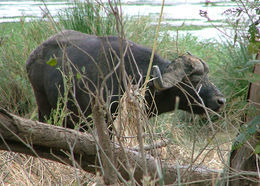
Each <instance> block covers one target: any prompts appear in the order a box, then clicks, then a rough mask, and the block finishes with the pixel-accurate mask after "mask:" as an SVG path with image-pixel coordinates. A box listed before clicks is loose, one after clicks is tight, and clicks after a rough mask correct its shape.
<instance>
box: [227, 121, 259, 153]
mask: <svg viewBox="0 0 260 186" xmlns="http://www.w3.org/2000/svg"><path fill="white" fill-rule="evenodd" d="M259 127H260V116H256V117H254V119H253V120H251V121H250V122H248V123H247V124H244V125H243V126H242V127H241V129H240V133H239V135H238V136H237V137H236V140H235V142H234V144H233V146H232V150H236V149H238V148H239V147H241V146H242V145H243V144H244V143H245V142H246V141H247V140H248V139H249V138H250V137H252V136H253V135H254V134H255V133H256V132H257V130H258V129H259ZM255 150H256V151H259V150H260V146H259V145H257V146H256V149H255Z"/></svg>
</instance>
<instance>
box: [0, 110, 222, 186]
mask: <svg viewBox="0 0 260 186" xmlns="http://www.w3.org/2000/svg"><path fill="white" fill-rule="evenodd" d="M0 138H1V143H0V149H1V150H7V151H13V152H19V153H23V154H27V155H31V156H35V157H40V158H45V159H49V160H53V161H56V162H60V163H63V164H68V165H71V166H72V165H73V163H72V162H73V161H74V162H75V161H76V164H77V165H78V168H80V169H83V170H85V171H87V172H89V173H94V174H95V173H96V172H97V171H99V170H100V168H99V166H100V165H99V164H98V161H96V160H97V158H96V157H97V151H96V142H95V140H94V139H93V137H92V136H91V135H90V134H86V133H81V132H79V131H76V130H71V129H66V128H62V127H58V126H53V125H49V124H45V123H40V122H37V121H32V120H29V119H24V118H21V117H18V116H15V115H12V114H10V113H8V112H6V111H5V110H3V109H0ZM72 147H73V148H72ZM114 150H115V151H114V157H115V160H116V168H117V170H118V171H119V173H120V174H121V176H122V177H123V178H125V179H126V180H127V179H129V174H128V172H127V171H126V170H125V168H124V167H125V163H126V159H125V158H124V157H125V156H124V155H123V154H124V152H123V150H122V149H121V148H119V147H115V149H114ZM71 151H72V152H71ZM124 151H125V152H126V153H127V155H128V158H129V161H130V165H131V167H133V168H134V178H135V180H136V181H138V182H139V183H140V182H141V180H142V176H141V175H143V168H142V165H143V163H142V158H141V155H140V153H139V152H136V151H133V150H131V149H124ZM68 152H69V153H68ZM71 154H73V157H72V156H71ZM146 161H147V169H148V175H149V176H150V177H151V178H152V179H154V178H157V177H158V175H157V170H158V167H162V171H163V173H164V177H163V181H164V183H165V184H170V183H175V181H176V180H177V178H180V179H181V180H182V182H187V181H193V182H194V183H199V182H201V184H200V185H203V183H211V181H212V178H213V177H214V178H215V179H216V177H217V176H218V174H219V171H217V170H210V169H205V168H191V167H190V166H187V167H183V166H176V165H169V164H167V162H161V161H160V160H157V159H155V158H154V157H152V156H151V155H149V154H147V155H146ZM74 164H75V163H74ZM187 169H189V170H187ZM177 173H178V174H177ZM184 173H185V174H184ZM187 173H188V174H187ZM177 175H179V177H178V176H177Z"/></svg>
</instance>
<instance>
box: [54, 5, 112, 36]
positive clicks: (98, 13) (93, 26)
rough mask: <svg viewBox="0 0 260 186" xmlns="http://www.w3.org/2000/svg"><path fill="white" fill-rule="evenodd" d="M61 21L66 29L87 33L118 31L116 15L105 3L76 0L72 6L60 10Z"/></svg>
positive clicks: (96, 33) (100, 33) (98, 33)
mask: <svg viewBox="0 0 260 186" xmlns="http://www.w3.org/2000/svg"><path fill="white" fill-rule="evenodd" d="M58 20H59V22H60V23H61V24H62V25H63V26H64V28H65V29H72V30H76V31H80V32H83V33H86V34H95V35H113V34H115V33H116V29H115V17H114V16H113V15H112V14H111V12H109V11H108V10H107V7H106V6H105V5H104V4H102V5H101V4H96V3H93V2H92V1H78V0H74V1H73V3H72V7H70V8H66V9H65V10H62V11H61V12H59V15H58Z"/></svg>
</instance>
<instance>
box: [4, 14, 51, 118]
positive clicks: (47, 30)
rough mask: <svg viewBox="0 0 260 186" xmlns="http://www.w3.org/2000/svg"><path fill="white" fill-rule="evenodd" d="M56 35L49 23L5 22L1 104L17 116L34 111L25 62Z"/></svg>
mask: <svg viewBox="0 0 260 186" xmlns="http://www.w3.org/2000/svg"><path fill="white" fill-rule="evenodd" d="M52 33H53V30H52V28H51V27H50V25H49V24H48V23H46V22H41V21H38V22H30V23H26V22H24V21H23V20H22V19H21V21H20V22H17V23H1V24H0V37H1V38H3V39H2V42H1V47H0V56H1V57H0V67H1V68H0V74H1V76H0V105H1V107H3V108H5V109H7V110H9V111H10V112H12V113H14V114H19V115H25V114H27V113H28V112H32V109H33V107H35V104H34V95H33V93H32V89H31V86H30V83H29V82H28V79H27V72H26V69H25V63H26V61H27V58H28V56H29V54H30V53H31V52H32V51H33V50H34V49H35V48H36V46H37V45H38V44H40V43H41V42H42V41H44V40H45V39H46V38H47V37H48V36H49V35H51V34H52Z"/></svg>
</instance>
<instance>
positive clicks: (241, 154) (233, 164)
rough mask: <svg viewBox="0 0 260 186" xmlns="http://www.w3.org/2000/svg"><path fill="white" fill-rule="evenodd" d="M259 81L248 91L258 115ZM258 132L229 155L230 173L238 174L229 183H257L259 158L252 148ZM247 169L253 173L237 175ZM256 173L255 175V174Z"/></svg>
mask: <svg viewBox="0 0 260 186" xmlns="http://www.w3.org/2000/svg"><path fill="white" fill-rule="evenodd" d="M256 59H258V60H260V54H258V55H257V58H256ZM253 73H254V74H258V75H259V76H260V64H259V63H258V64H256V65H255V66H254V70H253ZM259 92H260V82H257V83H251V84H250V87H249V91H248V102H249V103H250V104H251V105H252V106H254V107H255V108H256V109H257V111H256V115H260V93H259ZM252 119H253V117H252V116H246V117H245V119H244V120H245V122H248V121H251V120H252ZM259 139H260V132H259V131H258V132H256V133H255V134H254V135H253V136H252V137H251V138H250V139H249V140H248V142H247V143H245V144H244V145H243V146H242V147H240V148H238V149H235V150H234V151H232V152H231V155H230V174H231V175H238V176H236V178H235V179H230V185H232V186H233V185H234V186H236V185H252V186H253V185H259V184H260V180H259V179H260V178H259V170H257V169H259V165H257V163H256V162H258V164H259V163H260V160H259V158H258V159H257V158H256V156H259V155H256V154H255V153H254V148H255V147H256V145H257V144H259ZM243 171H249V172H252V173H254V174H251V175H247V176H246V175H239V173H240V172H243ZM256 175H257V176H256Z"/></svg>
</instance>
